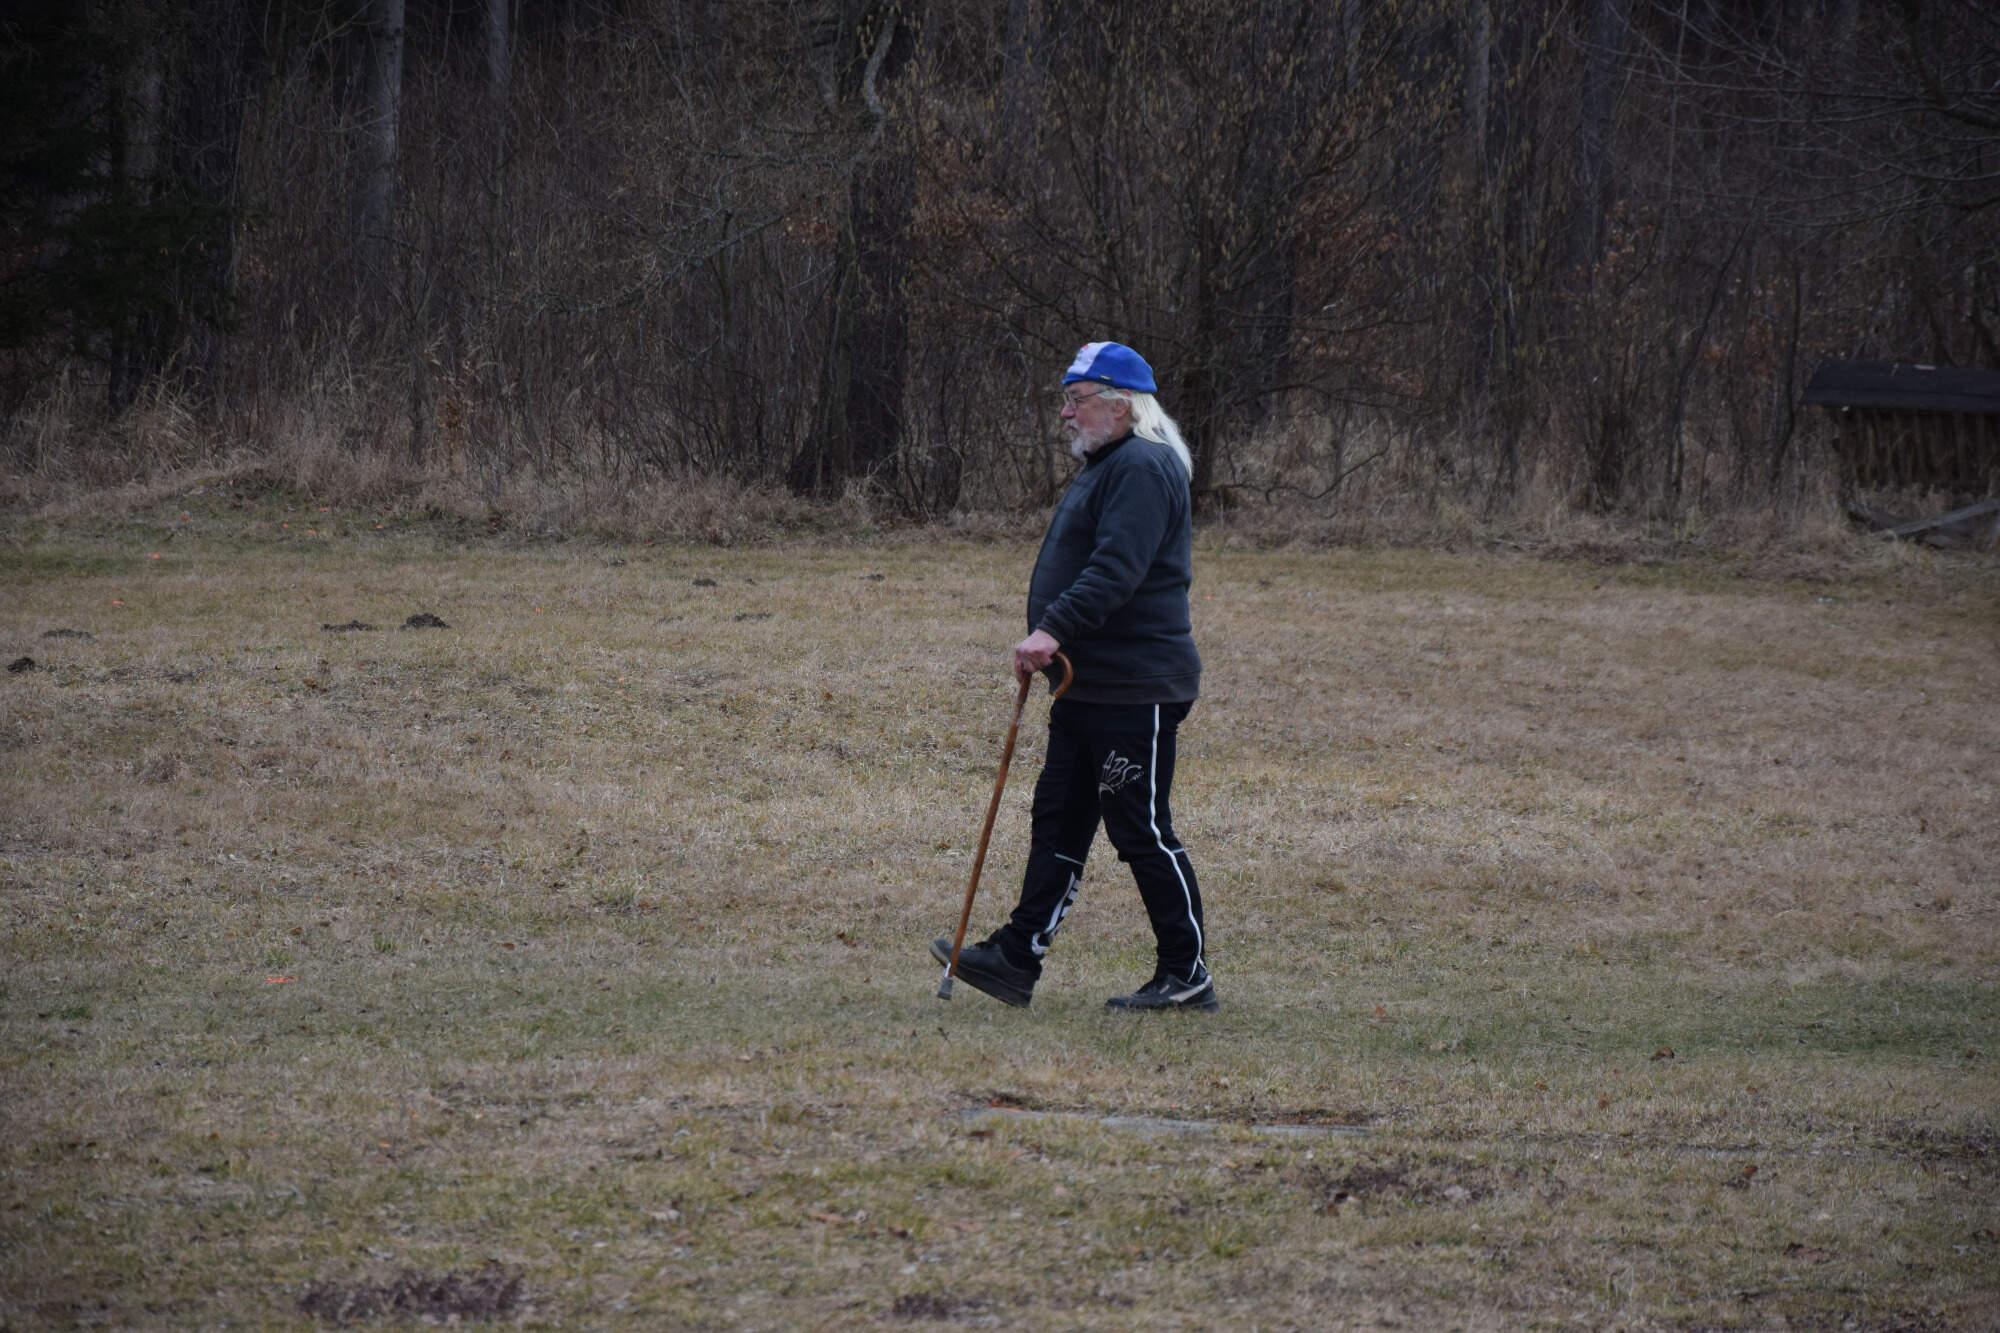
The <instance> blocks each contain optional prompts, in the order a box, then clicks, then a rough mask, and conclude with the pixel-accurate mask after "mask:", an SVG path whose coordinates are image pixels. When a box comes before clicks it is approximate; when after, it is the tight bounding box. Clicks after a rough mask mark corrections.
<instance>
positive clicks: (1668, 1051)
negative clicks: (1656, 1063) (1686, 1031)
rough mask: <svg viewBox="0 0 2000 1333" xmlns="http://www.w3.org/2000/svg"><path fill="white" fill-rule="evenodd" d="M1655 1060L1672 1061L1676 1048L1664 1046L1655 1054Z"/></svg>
mask: <svg viewBox="0 0 2000 1333" xmlns="http://www.w3.org/2000/svg"><path fill="white" fill-rule="evenodd" d="M1653 1058H1654V1059H1655V1060H1671V1059H1673V1058H1674V1048H1673V1047H1671V1046H1662V1047H1661V1048H1660V1049H1659V1050H1657V1051H1654V1052H1653Z"/></svg>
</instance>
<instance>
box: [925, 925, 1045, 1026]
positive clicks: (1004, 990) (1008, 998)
mask: <svg viewBox="0 0 2000 1333" xmlns="http://www.w3.org/2000/svg"><path fill="white" fill-rule="evenodd" d="M931 957H933V958H935V959H937V961H938V965H939V966H940V967H951V946H950V945H949V944H946V943H945V942H944V941H943V940H932V941H931ZM951 974H952V976H954V977H956V978H957V979H958V980H960V981H963V982H964V983H965V984H966V985H968V986H970V987H972V989H974V990H976V991H978V992H980V993H981V994H983V995H991V996H992V997H993V998H994V999H996V1000H998V1001H1000V1003H1002V1004H1004V1005H1009V1006H1011V1007H1013V1008H1015V1009H1026V1008H1027V1007H1028V1002H1029V1001H1030V1000H1031V999H1033V998H1034V996H1033V994H1032V993H1030V994H1028V995H1023V994H1021V992H1020V991H1019V990H1017V989H1016V988H1015V987H1014V986H1013V985H1011V984H1010V983H1008V982H1005V981H1002V980H1001V979H1000V978H998V977H996V976H994V975H993V974H992V973H991V972H986V971H982V970H981V969H979V968H977V967H974V968H967V967H966V965H965V955H964V954H962V953H961V954H960V955H959V958H958V966H957V967H954V968H952V972H951Z"/></svg>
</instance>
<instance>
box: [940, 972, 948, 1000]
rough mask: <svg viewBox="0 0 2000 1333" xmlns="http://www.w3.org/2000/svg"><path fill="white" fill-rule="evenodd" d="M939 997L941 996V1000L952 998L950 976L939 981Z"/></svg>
mask: <svg viewBox="0 0 2000 1333" xmlns="http://www.w3.org/2000/svg"><path fill="white" fill-rule="evenodd" d="M938 998H939V999H940V1000H949V999H950V998H951V978H950V977H946V978H945V979H944V980H943V981H940V982H939V983H938Z"/></svg>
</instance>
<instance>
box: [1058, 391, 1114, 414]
mask: <svg viewBox="0 0 2000 1333" xmlns="http://www.w3.org/2000/svg"><path fill="white" fill-rule="evenodd" d="M1109 392H1111V391H1110V390H1109V389H1099V390H1097V392H1096V393H1075V394H1072V393H1058V394H1056V396H1055V399H1054V402H1055V408H1056V410H1057V411H1058V412H1060V411H1062V410H1063V409H1064V408H1066V407H1069V408H1080V407H1082V406H1083V405H1084V404H1085V403H1087V402H1089V401H1090V400H1091V399H1093V398H1099V397H1102V396H1103V395H1105V394H1107V393H1109Z"/></svg>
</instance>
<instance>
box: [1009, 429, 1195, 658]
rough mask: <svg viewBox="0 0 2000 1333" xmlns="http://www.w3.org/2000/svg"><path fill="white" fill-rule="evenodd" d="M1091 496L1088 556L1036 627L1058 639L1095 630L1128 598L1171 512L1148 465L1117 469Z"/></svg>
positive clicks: (1162, 484)
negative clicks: (1093, 526)
mask: <svg viewBox="0 0 2000 1333" xmlns="http://www.w3.org/2000/svg"><path fill="white" fill-rule="evenodd" d="M1113 461H1114V462H1122V460H1113ZM1093 499H1094V501H1095V507H1096V509H1097V511H1098V512H1097V533H1096V543H1095V545H1094V546H1093V547H1092V549H1091V553H1090V558H1089V559H1088V560H1087V561H1086V562H1085V563H1084V566H1083V569H1082V570H1081V571H1080V572H1079V573H1078V574H1077V576H1076V578H1075V580H1074V581H1072V582H1071V583H1070V585H1069V587H1068V588H1066V589H1065V590H1064V591H1063V592H1062V593H1061V594H1060V595H1058V596H1057V597H1056V599H1055V600H1054V601H1052V602H1050V603H1049V606H1048V609H1047V610H1045V611H1044V612H1042V616H1041V619H1040V620H1039V621H1038V622H1037V623H1036V625H1035V628H1037V629H1042V630H1047V631H1048V632H1049V633H1050V634H1052V635H1054V636H1055V638H1056V640H1057V642H1059V643H1067V642H1069V641H1070V640H1071V639H1073V638H1075V637H1077V636H1078V635H1080V634H1088V633H1090V632H1091V631H1092V630H1095V629H1097V628H1098V627H1099V626H1101V625H1102V624H1103V623H1104V622H1105V621H1106V620H1107V619H1108V618H1110V616H1111V615H1112V614H1113V613H1115V612H1116V611H1117V610H1118V609H1119V608H1120V607H1122V606H1124V605H1125V604H1126V603H1127V602H1129V601H1131V600H1132V594H1133V593H1135V592H1137V591H1138V588H1139V583H1140V580H1142V579H1143V578H1145V576H1146V571H1147V570H1148V569H1150V568H1151V567H1152V564H1153V558H1154V556H1155V555H1157V554H1158V552H1159V549H1160V543H1161V542H1162V541H1164V540H1165V539H1166V534H1167V527H1168V523H1169V522H1170V520H1171V518H1172V514H1173V502H1172V496H1171V494H1170V492H1169V491H1168V489H1167V479H1166V478H1165V477H1163V476H1161V475H1160V473H1159V472H1158V471H1156V470H1155V469H1153V468H1149V467H1133V466H1129V465H1126V466H1119V467H1117V469H1116V470H1115V471H1114V472H1113V473H1112V474H1111V475H1109V476H1107V477H1106V478H1105V479H1104V482H1103V484H1102V486H1100V487H1099V489H1098V492H1097V494H1096V495H1095V496H1094V497H1093Z"/></svg>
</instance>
